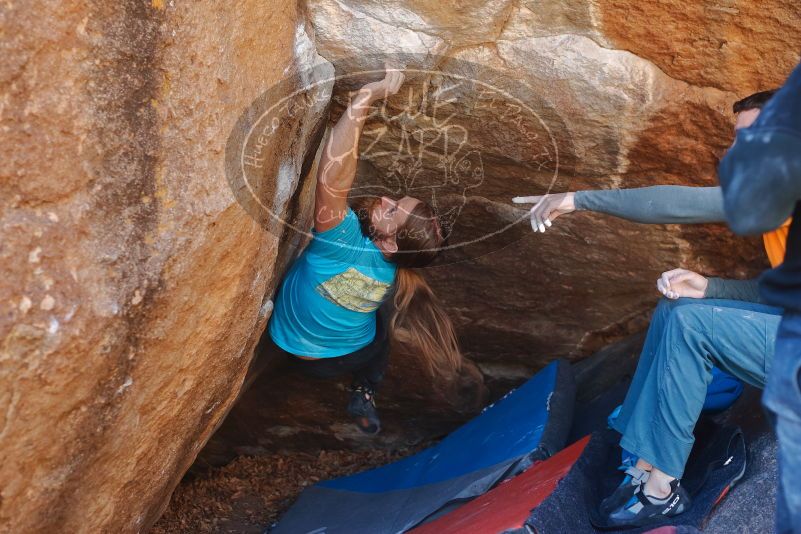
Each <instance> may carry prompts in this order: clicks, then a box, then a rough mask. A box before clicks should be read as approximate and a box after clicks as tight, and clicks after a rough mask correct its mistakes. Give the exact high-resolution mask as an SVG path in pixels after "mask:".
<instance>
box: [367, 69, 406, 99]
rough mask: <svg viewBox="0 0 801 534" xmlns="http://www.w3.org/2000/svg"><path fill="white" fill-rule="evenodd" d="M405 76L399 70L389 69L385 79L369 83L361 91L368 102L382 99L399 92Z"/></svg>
mask: <svg viewBox="0 0 801 534" xmlns="http://www.w3.org/2000/svg"><path fill="white" fill-rule="evenodd" d="M404 79H405V76H404V75H403V72H401V71H399V70H393V69H387V71H386V74H385V76H384V79H383V80H381V81H378V82H372V83H368V84H367V85H365V86H364V87H362V88H361V90H360V91H359V93H360V94H361V95H364V97H365V98H366V99H367V103H368V104H371V103H373V102H375V101H376V100H381V99H383V98H387V97H389V96H392V95H394V94H395V93H397V92H398V91H399V90H400V88H401V85H403V80H404Z"/></svg>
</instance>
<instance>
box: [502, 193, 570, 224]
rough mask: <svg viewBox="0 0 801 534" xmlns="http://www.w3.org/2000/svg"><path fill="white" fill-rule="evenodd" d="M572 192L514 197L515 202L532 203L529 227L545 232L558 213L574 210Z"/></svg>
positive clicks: (562, 213)
mask: <svg viewBox="0 0 801 534" xmlns="http://www.w3.org/2000/svg"><path fill="white" fill-rule="evenodd" d="M574 196H575V194H574V193H572V192H569V193H555V194H550V195H537V196H531V197H514V198H513V199H512V202H514V203H515V204H534V207H532V208H531V229H532V230H534V231H535V232H545V229H546V228H549V227H550V226H551V222H552V221H553V220H555V219H556V218H557V217H559V216H560V215H564V214H566V213H572V212H573V211H575V210H576V206H575V203H574V201H573V197H574Z"/></svg>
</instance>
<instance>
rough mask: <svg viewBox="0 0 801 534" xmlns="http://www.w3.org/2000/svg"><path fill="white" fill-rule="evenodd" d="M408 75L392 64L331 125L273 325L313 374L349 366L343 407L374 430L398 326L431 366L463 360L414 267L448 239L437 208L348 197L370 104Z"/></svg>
mask: <svg viewBox="0 0 801 534" xmlns="http://www.w3.org/2000/svg"><path fill="white" fill-rule="evenodd" d="M403 79H404V76H403V74H402V73H401V72H400V71H395V70H387V72H386V75H385V77H384V79H383V80H381V81H378V82H373V83H368V84H367V85H365V86H364V87H362V88H361V89H360V90H359V91H357V92H356V93H355V94H354V95H353V96H352V97H351V101H350V105H349V106H348V108H347V109H346V110H345V112H344V113H343V114H342V117H341V118H340V119H339V121H338V122H337V123H336V125H335V126H334V127H333V129H332V130H331V133H330V136H329V138H328V140H327V141H326V144H325V147H324V151H323V154H322V157H321V161H320V164H319V169H318V172H317V185H316V190H315V208H314V231H313V232H312V236H313V237H312V240H311V243H310V244H309V245H308V246H307V247H306V249H305V250H304V251H303V253H302V254H301V255H300V257H299V258H298V259H297V260H296V261H295V263H294V264H293V265H292V267H291V268H290V270H289V272H288V273H287V274H286V276H285V277H284V279H283V281H282V283H281V287H280V289H279V291H278V294H277V296H276V299H275V309H274V311H273V315H272V318H271V319H270V324H269V327H268V329H269V334H270V338H271V339H272V341H273V343H274V344H275V345H277V347H278V349H279V350H280V351H282V352H284V353H286V354H287V356H288V358H289V360H290V361H291V362H292V365H293V366H295V367H297V368H299V369H300V370H301V371H302V372H304V373H306V374H307V375H310V376H313V377H317V378H334V377H337V376H340V375H343V374H347V373H351V374H352V375H353V385H352V386H351V397H350V401H349V403H348V408H347V411H348V413H349V414H350V415H351V416H352V417H353V418H354V420H355V422H356V424H357V426H358V427H359V429H360V430H362V431H363V432H365V433H368V434H375V433H377V432H378V431H379V430H380V427H381V425H380V420H379V418H378V414H377V412H376V408H375V392H376V388H377V387H378V384H379V383H380V382H381V380H382V379H383V377H384V373H385V370H386V368H387V364H388V358H389V336H390V335H393V336H394V335H397V334H399V333H402V336H403V340H404V343H405V344H407V345H409V346H412V347H414V348H415V349H416V350H418V351H419V353H420V354H421V355H422V356H423V360H424V361H425V363H426V365H427V366H428V368H429V370H430V371H431V372H432V373H435V372H442V373H451V372H453V371H454V370H455V369H458V368H459V367H460V366H461V354H460V352H459V348H458V345H457V342H456V336H455V334H454V329H453V325H452V323H451V321H450V319H449V318H448V316H447V315H446V314H445V312H444V310H443V309H442V307H441V305H440V303H439V301H438V300H437V298H436V297H435V295H434V293H433V292H432V291H431V289H430V288H429V287H428V285H427V284H426V282H425V281H424V280H423V278H422V277H420V275H418V274H417V273H415V272H414V271H413V270H412V268H415V267H423V266H425V265H428V264H429V263H431V262H432V261H433V260H434V258H435V257H436V256H437V254H438V252H439V250H440V249H441V247H442V245H443V242H444V238H445V236H444V235H443V230H442V227H441V226H440V224H439V222H438V220H437V217H436V214H435V213H434V210H433V209H432V208H431V206H429V205H428V204H426V203H425V202H423V201H421V200H418V199H416V198H412V197H408V196H405V197H403V198H400V199H391V198H387V197H381V198H375V197H370V198H358V199H355V200H353V202H352V204H353V206H352V208H351V207H350V206H349V205H348V195H349V192H350V190H351V187H352V185H353V180H354V178H355V175H356V164H357V160H358V146H359V137H360V135H361V132H362V128H363V126H364V122H365V121H366V119H367V116H368V114H369V112H370V106H371V105H372V104H373V103H375V102H376V101H378V100H380V99H384V98H387V97H389V96H390V95H393V94H395V93H397V92H398V90H399V89H400V86H401V84H402V83H403ZM390 296H391V299H390ZM385 301H388V302H387V304H388V306H382V304H383V303H384V302H385ZM387 308H390V309H392V308H394V310H387Z"/></svg>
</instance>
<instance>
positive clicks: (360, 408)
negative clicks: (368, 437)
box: [348, 386, 381, 434]
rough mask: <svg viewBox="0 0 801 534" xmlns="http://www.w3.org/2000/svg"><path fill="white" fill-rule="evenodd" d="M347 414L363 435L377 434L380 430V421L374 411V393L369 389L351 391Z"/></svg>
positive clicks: (360, 387) (358, 388) (356, 388)
mask: <svg viewBox="0 0 801 534" xmlns="http://www.w3.org/2000/svg"><path fill="white" fill-rule="evenodd" d="M348 413H349V414H350V415H351V417H353V419H354V422H355V423H356V426H357V427H359V430H361V431H362V432H364V433H365V434H378V432H379V431H380V430H381V420H380V419H379V418H378V412H377V411H376V409H375V393H373V391H372V390H371V389H369V388H366V387H364V386H357V387H354V388H352V389H351V394H350V402H348Z"/></svg>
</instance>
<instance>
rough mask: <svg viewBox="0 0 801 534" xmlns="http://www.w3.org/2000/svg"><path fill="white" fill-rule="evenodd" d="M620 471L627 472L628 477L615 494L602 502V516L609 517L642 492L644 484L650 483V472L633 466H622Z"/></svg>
mask: <svg viewBox="0 0 801 534" xmlns="http://www.w3.org/2000/svg"><path fill="white" fill-rule="evenodd" d="M618 469H620V470H621V471H623V472H625V473H626V476H625V477H624V478H623V482H621V483H620V485H619V486H618V487H617V489H616V490H615V491H614V493H612V495H610V496H609V497H607V498H606V499H604V500H603V501H601V506H600V508H599V510H600V512H601V515H602V516H606V515H609V514H610V513H611V512H612V511H614V510H617V509H618V508H620V507H621V506H623V505H624V504H626V503H627V502H628V501H629V500H630V499H631V498H632V497H633V496H634V495H635V494H637V493H638V492H640V491H641V490H642V486H643V484H645V483H646V482H648V476H649V475H650V474H651V472H650V471H643V470H642V469H638V468H637V467H635V466H633V465H621V466H620V467H618Z"/></svg>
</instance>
